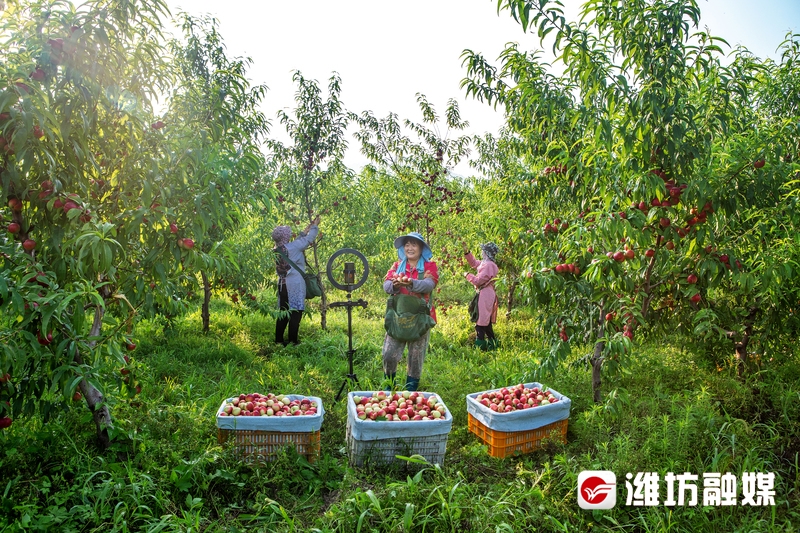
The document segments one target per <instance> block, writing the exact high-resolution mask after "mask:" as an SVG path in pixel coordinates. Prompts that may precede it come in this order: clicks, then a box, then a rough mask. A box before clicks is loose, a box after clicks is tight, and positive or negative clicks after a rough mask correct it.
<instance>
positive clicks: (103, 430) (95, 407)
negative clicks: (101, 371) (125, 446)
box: [75, 305, 113, 450]
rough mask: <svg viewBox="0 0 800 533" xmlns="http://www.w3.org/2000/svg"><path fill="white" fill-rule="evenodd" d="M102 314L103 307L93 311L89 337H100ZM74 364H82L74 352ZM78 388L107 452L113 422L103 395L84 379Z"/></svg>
mask: <svg viewBox="0 0 800 533" xmlns="http://www.w3.org/2000/svg"><path fill="white" fill-rule="evenodd" d="M104 314H105V310H104V309H103V307H101V306H99V305H98V306H97V307H96V308H95V310H94V322H92V330H91V332H90V334H89V335H90V336H91V337H97V336H99V335H100V329H101V328H102V326H103V315H104ZM94 345H95V342H94V341H92V342H91V343H90V346H91V347H92V348H94ZM75 363H77V364H78V365H79V366H82V365H83V364H84V363H83V358H82V357H81V354H80V353H79V352H77V351H76V352H75ZM78 388H79V389H80V390H81V393H82V394H83V397H84V398H85V399H86V405H87V406H88V407H89V410H90V411H91V412H92V419H93V420H94V424H95V426H96V427H97V441H98V444H99V445H100V447H101V448H102V449H104V450H107V449H108V447H109V446H110V445H111V438H110V437H109V435H108V428H110V427H113V422H112V420H111V412H110V411H109V410H108V405H107V404H106V403H105V398H103V394H102V393H101V392H100V391H99V390H97V389H96V388H95V387H94V385H92V384H91V383H89V382H88V381H86V380H85V379H82V380H81V382H80V383H79V384H78Z"/></svg>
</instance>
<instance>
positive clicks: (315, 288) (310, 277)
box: [277, 252, 322, 300]
mask: <svg viewBox="0 0 800 533" xmlns="http://www.w3.org/2000/svg"><path fill="white" fill-rule="evenodd" d="M277 253H278V255H279V256H281V257H283V259H284V261H286V262H287V263H289V266H290V267H292V268H293V269H295V270H297V271H298V272H300V275H301V276H303V280H304V281H305V282H306V300H310V299H311V298H316V297H318V296H322V283H320V281H319V274H317V273H316V272H314V271H313V270H311V267H310V266H308V265H306V271H305V272H303V270H302V269H300V268H299V267H298V266H297V265H295V264H294V261H292V260H291V259H289V258H288V257H287V256H286V255H285V254H283V253H282V252H277Z"/></svg>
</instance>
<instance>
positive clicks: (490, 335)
mask: <svg viewBox="0 0 800 533" xmlns="http://www.w3.org/2000/svg"><path fill="white" fill-rule="evenodd" d="M475 332H476V333H477V334H478V338H479V339H480V340H484V339H494V328H493V327H492V323H491V322H489V324H488V325H487V326H479V325H477V324H475Z"/></svg>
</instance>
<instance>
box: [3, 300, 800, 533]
mask: <svg viewBox="0 0 800 533" xmlns="http://www.w3.org/2000/svg"><path fill="white" fill-rule="evenodd" d="M334 297H335V296H334ZM259 299H260V300H262V301H263V302H264V303H265V305H272V304H274V296H273V295H272V294H271V292H269V291H267V292H265V293H263V294H261V295H259ZM368 299H369V301H370V305H369V307H368V308H367V309H366V310H360V309H359V310H355V311H354V312H353V317H354V326H353V342H354V346H355V348H356V355H355V359H354V361H355V370H356V374H357V376H358V379H359V382H360V388H361V389H363V390H374V389H377V388H378V387H380V382H381V378H382V371H381V360H380V347H381V344H382V339H383V331H382V308H383V307H382V304H383V299H382V297H381V296H380V294H379V293H377V292H373V293H372V294H370V295H369V297H368ZM445 303H448V302H442V305H444V304H445ZM452 303H455V305H454V307H453V309H452V310H451V311H450V312H448V313H447V314H446V316H444V317H443V318H441V320H440V323H439V325H437V327H436V328H434V330H433V336H432V342H431V347H430V351H429V354H428V357H427V360H426V363H425V369H424V375H423V380H422V381H423V383H422V387H423V389H424V390H427V391H433V392H435V393H437V394H439V395H440V396H441V397H442V399H443V400H444V401H445V403H446V404H447V406H448V408H449V409H450V410H451V412H452V413H453V417H454V422H453V429H452V431H451V433H450V435H449V440H448V443H447V454H446V458H445V461H444V463H443V464H442V465H440V466H434V465H423V466H422V468H421V469H420V468H419V466H420V465H412V466H413V467H414V468H410V469H406V468H405V466H404V464H403V463H399V464H398V466H397V467H395V468H389V469H383V470H376V469H363V468H361V469H355V468H350V467H349V466H348V459H347V455H346V443H345V424H346V418H347V412H346V405H345V401H344V399H342V400H341V401H340V402H338V403H337V402H334V401H333V400H334V397H335V395H336V393H337V391H338V389H339V387H340V385H341V383H342V381H343V379H344V378H345V375H346V373H347V370H348V369H347V357H346V351H347V345H348V338H347V326H346V313H344V312H333V313H330V314H329V323H328V331H322V330H320V329H319V328H318V324H319V317H318V315H313V316H312V317H311V319H310V320H309V319H304V320H303V322H302V326H301V339H302V343H301V345H299V346H293V347H288V348H283V347H276V345H275V344H274V343H273V342H272V339H273V335H274V321H273V320H272V319H271V318H269V317H265V316H264V315H263V314H260V313H251V312H250V311H248V310H247V309H246V308H244V307H242V306H239V305H234V304H232V303H230V301H229V300H227V299H226V300H220V299H213V300H212V320H211V331H210V332H209V333H208V334H203V333H202V332H201V320H200V311H199V308H196V309H195V311H194V312H190V313H188V314H186V315H185V316H182V317H180V318H178V319H176V320H175V321H174V322H173V323H171V324H169V323H167V322H165V321H160V320H156V321H143V322H141V323H139V325H138V326H137V328H136V331H135V338H136V339H137V340H138V345H137V347H136V349H135V351H134V352H132V353H133V354H134V355H133V361H134V364H135V367H136V371H137V374H138V379H139V382H140V383H141V385H142V392H141V394H140V395H138V396H136V397H135V398H133V399H131V400H130V401H124V400H120V401H118V402H117V403H115V405H113V409H114V412H115V413H116V416H115V420H116V424H117V426H116V427H117V430H116V433H115V439H114V444H113V446H112V450H111V451H110V452H107V453H100V452H98V450H97V449H96V448H95V444H94V443H95V440H96V433H95V431H94V429H93V427H92V424H91V419H90V415H89V413H88V412H86V411H85V410H81V409H75V410H70V411H69V412H65V413H63V414H62V415H61V416H59V417H58V419H57V420H54V421H52V422H51V423H49V424H47V425H43V424H42V423H41V420H40V419H38V418H36V417H33V418H29V419H21V420H18V421H15V423H14V424H13V426H12V427H10V428H9V429H7V430H5V431H3V432H2V434H0V439H2V453H1V454H0V479H1V480H2V486H3V487H4V490H3V493H2V495H1V496H0V507H2V509H3V512H2V513H0V526H2V527H0V529H2V530H3V531H54V530H58V531H114V532H117V531H119V532H122V531H190V530H191V531H220V532H221V531H264V532H266V531H311V530H317V531H342V532H344V531H359V530H360V531H423V530H424V531H453V530H455V529H460V530H462V531H533V530H537V531H587V530H589V531H591V530H606V529H611V530H617V529H618V530H628V531H633V530H635V531H680V532H693V531H711V530H716V531H775V532H778V531H796V530H797V527H798V525H800V513H798V495H799V494H800V477H798V470H797V468H798V462H800V455H798V454H800V422H799V421H800V402H798V394H800V388H798V383H800V379H798V375H799V374H800V366H798V365H797V363H796V362H795V363H793V364H784V365H782V366H777V365H775V366H773V365H772V364H771V363H770V362H769V361H760V365H759V366H755V367H754V368H753V371H752V372H750V373H749V375H748V376H749V377H748V378H747V380H746V381H742V380H740V379H739V378H737V375H736V371H735V367H734V366H730V367H718V366H717V365H716V364H715V363H712V362H710V361H709V360H708V358H706V357H704V355H703V353H702V351H701V350H700V349H698V348H696V347H693V346H692V345H691V344H689V341H687V339H685V338H681V337H678V336H674V337H667V338H647V339H637V342H636V343H635V344H634V347H633V349H634V350H635V352H636V355H637V357H635V358H634V360H635V361H636V364H635V366H633V367H632V368H631V369H630V372H627V373H625V374H623V375H618V376H614V377H612V378H610V379H608V380H607V382H606V390H607V391H609V392H608V394H607V396H606V398H605V401H604V403H602V404H600V405H595V404H594V403H593V401H592V387H591V381H590V376H591V373H590V371H589V370H587V364H586V362H585V360H584V359H582V358H583V357H584V355H585V354H586V353H589V351H590V349H591V348H590V347H588V346H586V347H575V348H574V349H573V353H572V357H571V358H570V361H569V362H568V363H566V364H564V365H562V366H561V367H560V368H559V370H558V372H557V373H556V374H555V375H552V376H549V377H547V378H546V379H544V380H543V381H544V382H545V385H547V386H550V387H552V388H554V389H556V390H557V391H559V392H561V393H562V394H565V395H566V396H568V397H569V398H571V399H572V411H571V416H570V421H569V430H568V433H567V443H566V444H561V443H558V442H548V443H547V444H546V445H545V447H544V448H543V449H542V450H540V451H537V452H534V453H531V454H528V455H524V456H516V457H511V458H507V459H494V458H492V457H490V456H489V455H488V454H487V451H486V448H485V447H484V446H482V445H481V443H480V442H479V441H478V440H477V438H476V437H475V436H474V435H472V434H471V433H470V432H469V431H468V430H467V413H466V402H465V396H466V394H468V393H472V392H477V391H481V390H487V389H491V388H496V387H501V386H504V385H512V384H516V383H521V382H528V381H530V376H531V373H532V372H533V370H534V369H535V367H536V366H537V363H538V361H539V360H540V358H541V357H542V356H543V351H546V350H547V349H548V348H547V346H548V342H546V341H545V338H544V337H543V336H542V335H541V332H540V331H538V328H537V324H538V323H539V322H540V321H539V317H537V316H535V315H531V314H529V313H527V312H523V311H515V313H514V314H512V316H511V318H510V319H508V320H506V319H501V320H500V321H499V323H498V324H497V330H498V332H499V334H500V336H501V338H502V340H503V347H502V348H501V349H500V350H498V351H496V352H480V351H476V350H475V349H473V348H472V347H471V340H472V335H474V334H473V333H472V325H471V324H470V323H469V322H468V319H467V316H466V306H465V305H461V304H459V303H458V302H449V303H448V305H450V304H452ZM312 307H313V304H312ZM312 312H313V311H312ZM242 392H261V393H268V392H273V393H293V394H304V395H313V396H318V397H320V398H322V400H323V403H324V406H325V418H324V422H323V425H322V432H321V435H322V446H321V457H320V459H319V460H318V461H316V462H314V463H313V464H309V463H308V462H307V461H306V460H305V459H304V458H303V457H301V456H298V455H297V454H296V453H294V452H292V451H291V450H289V449H286V450H285V451H284V452H282V453H281V455H280V456H279V457H278V458H277V460H276V461H274V462H272V463H269V464H265V465H261V466H257V467H251V466H244V465H242V464H241V463H240V462H238V461H237V460H236V459H235V458H234V457H233V456H232V454H231V451H230V450H229V449H225V448H223V447H220V446H219V445H218V444H217V436H216V428H215V421H214V414H215V411H216V409H217V408H218V406H219V405H220V402H221V400H222V399H224V398H226V397H230V396H233V395H236V394H239V393H242ZM601 469H602V470H610V471H612V472H615V473H616V475H617V479H618V480H619V481H620V484H621V482H622V480H624V475H625V474H626V473H627V472H631V473H635V472H640V471H658V472H660V473H661V474H662V475H663V474H664V473H665V472H667V471H674V472H680V473H682V472H684V471H686V472H692V473H695V474H702V473H703V472H722V473H725V472H731V473H733V474H735V475H737V478H738V479H741V473H742V472H744V471H760V472H774V473H775V474H776V483H775V492H776V505H775V506H774V507H773V506H770V507H765V508H751V507H741V506H737V507H733V508H731V507H726V508H723V507H706V508H703V507H702V506H697V507H688V506H684V507H680V508H674V509H669V508H666V507H664V506H658V507H652V508H634V507H626V506H625V505H624V489H622V490H621V491H620V492H621V495H620V500H621V501H620V503H618V505H617V507H616V508H615V509H613V510H610V511H595V512H589V511H583V510H581V509H579V508H578V504H577V500H576V483H577V476H578V474H579V473H580V472H581V471H582V470H601ZM662 490H663V489H662ZM662 499H663V495H662Z"/></svg>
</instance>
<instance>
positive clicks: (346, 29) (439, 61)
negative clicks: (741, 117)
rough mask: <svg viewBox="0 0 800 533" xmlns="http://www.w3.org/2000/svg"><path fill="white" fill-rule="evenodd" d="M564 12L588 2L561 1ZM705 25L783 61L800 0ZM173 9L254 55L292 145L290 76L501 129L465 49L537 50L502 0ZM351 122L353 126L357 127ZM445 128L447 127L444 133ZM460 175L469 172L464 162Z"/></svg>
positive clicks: (267, 0)
mask: <svg viewBox="0 0 800 533" xmlns="http://www.w3.org/2000/svg"><path fill="white" fill-rule="evenodd" d="M563 3H564V4H565V5H566V15H567V17H568V18H569V19H573V20H574V18H575V17H574V14H575V13H577V8H578V7H579V5H580V4H581V3H582V2H579V1H577V0H563ZM698 4H699V6H700V9H701V12H702V21H701V24H702V26H703V27H706V28H708V30H709V31H710V33H711V34H712V35H715V36H719V37H723V38H725V39H726V40H727V41H728V42H729V43H730V44H731V46H736V45H743V46H745V47H747V48H748V49H749V50H750V51H752V52H753V53H754V54H755V55H757V56H759V57H772V58H773V59H776V60H777V59H778V54H777V53H776V49H777V48H778V46H779V45H780V43H781V42H782V41H783V40H784V38H785V36H786V33H787V32H788V31H792V32H794V33H800V0H760V1H758V2H754V1H752V0H698ZM167 5H168V6H169V8H170V11H171V12H172V13H173V15H174V14H177V13H178V12H182V11H183V12H187V13H189V14H192V15H196V16H201V15H211V16H213V17H215V18H216V19H217V20H218V22H219V32H220V34H221V36H222V38H223V40H224V42H225V45H226V47H227V54H228V57H249V58H250V59H251V60H252V64H251V66H250V68H249V70H248V78H249V79H250V81H251V82H253V83H254V84H265V85H267V87H268V88H269V91H268V92H267V95H266V97H265V98H264V100H263V106H262V111H263V112H264V113H265V115H266V116H267V117H268V118H269V119H270V120H271V121H272V128H271V136H272V137H273V138H276V139H279V140H281V141H284V142H287V141H288V137H287V136H286V134H285V132H284V131H283V128H282V126H281V125H280V124H279V123H278V121H277V119H276V113H277V111H278V110H279V109H283V110H287V111H291V110H292V109H293V108H294V107H295V102H294V94H295V90H296V87H295V85H294V84H293V82H292V73H293V72H294V71H296V70H299V71H300V72H301V73H302V74H303V76H304V77H305V78H306V79H313V80H316V81H318V82H319V83H320V85H321V86H322V87H327V81H328V79H329V78H330V76H331V74H332V73H333V72H337V73H338V74H339V75H340V77H341V79H342V92H341V100H342V102H343V103H344V105H345V106H346V107H347V109H348V110H350V111H354V112H357V113H359V114H360V113H361V112H362V111H365V110H370V111H372V112H373V113H374V114H375V115H376V116H377V117H385V116H386V115H387V114H388V113H389V112H394V113H397V114H398V115H399V117H400V118H403V119H404V118H408V119H410V120H412V121H415V122H420V121H421V119H422V117H421V114H420V112H419V107H418V105H417V103H416V94H417V93H422V94H424V95H425V96H426V97H427V99H428V101H429V102H430V103H432V104H433V105H434V107H435V108H436V110H437V111H438V112H439V113H440V114H443V113H444V110H445V107H446V105H447V101H448V100H449V99H450V98H455V99H456V100H457V101H458V102H459V107H460V110H461V117H462V119H466V120H467V121H469V123H470V127H469V128H468V129H467V130H465V132H462V133H454V135H456V134H464V133H468V134H483V133H486V132H489V133H496V132H497V130H498V129H499V127H500V126H501V125H502V121H503V119H502V114H501V113H500V112H499V111H494V110H493V109H492V108H491V107H490V106H488V105H486V104H484V103H480V102H477V101H476V100H474V99H471V98H466V97H465V95H464V91H463V89H461V88H460V87H459V84H460V82H461V80H462V78H464V76H465V73H466V70H465V69H464V68H463V67H462V66H461V58H460V56H461V54H462V52H463V51H464V50H465V49H470V50H472V51H474V52H478V53H481V54H482V55H484V56H485V57H486V58H487V59H488V60H489V61H490V62H491V63H493V64H497V61H496V58H497V56H498V55H499V54H500V52H501V51H502V50H503V49H504V48H505V45H506V43H508V42H517V43H519V44H520V47H521V48H522V49H526V50H534V49H538V48H539V44H538V39H537V38H536V36H535V35H533V34H530V33H528V34H525V33H524V32H523V31H522V27H521V26H520V25H518V24H517V23H515V22H514V20H513V19H512V18H511V16H510V15H509V14H508V12H507V11H503V12H501V13H500V14H499V15H498V13H497V1H496V0H404V1H402V2H387V1H384V0H304V1H302V2H291V1H278V0H227V1H223V2H220V1H219V0H215V1H211V0H167ZM352 131H353V129H351V130H350V133H352ZM442 133H443V134H444V133H445V132H442ZM348 139H349V144H350V148H349V150H348V152H347V156H346V157H345V163H346V164H347V165H348V166H350V167H351V168H353V169H355V170H358V169H360V168H361V167H362V166H363V165H364V164H366V162H367V161H366V159H365V158H364V157H363V156H362V155H361V154H360V153H359V152H358V145H357V142H356V141H355V139H353V138H352V136H350V135H349V136H348ZM455 171H456V173H459V174H467V173H469V172H470V170H469V168H468V167H467V166H466V164H465V163H462V164H461V165H459V166H458V167H456V168H455Z"/></svg>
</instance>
